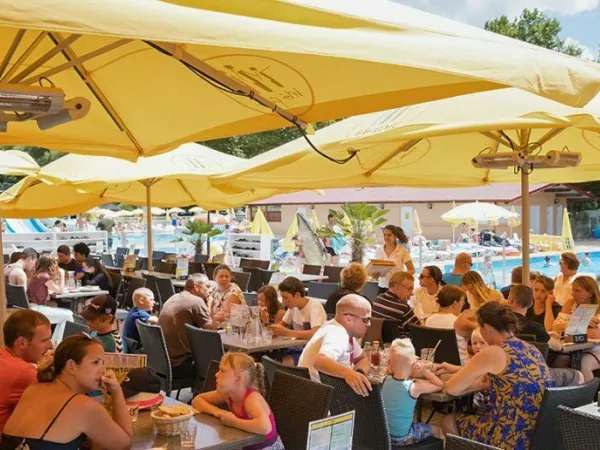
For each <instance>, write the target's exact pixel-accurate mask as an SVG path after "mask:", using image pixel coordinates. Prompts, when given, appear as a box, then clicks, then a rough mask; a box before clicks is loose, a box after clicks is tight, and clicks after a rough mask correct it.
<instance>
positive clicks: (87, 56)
mask: <svg viewBox="0 0 600 450" xmlns="http://www.w3.org/2000/svg"><path fill="white" fill-rule="evenodd" d="M129 42H131V40H130V39H120V40H118V41H114V42H112V43H110V44H108V45H105V46H104V47H100V48H98V49H96V50H94V51H93V52H90V53H86V54H85V55H83V56H80V57H78V58H76V59H73V60H71V61H68V62H66V63H64V64H61V65H60V66H57V67H54V68H52V69H50V70H47V71H46V72H43V73H40V74H39V75H35V76H33V77H30V78H28V79H26V80H24V81H22V82H21V84H32V83H35V82H37V81H38V80H40V79H41V78H47V77H49V76H52V75H56V74H57V73H60V72H63V71H65V70H67V69H70V68H71V67H73V66H75V65H79V64H82V63H84V62H85V61H88V60H90V59H92V58H95V57H96V56H100V55H102V54H104V53H107V52H109V51H111V50H114V49H116V48H119V47H121V46H123V45H125V44H127V43H129Z"/></svg>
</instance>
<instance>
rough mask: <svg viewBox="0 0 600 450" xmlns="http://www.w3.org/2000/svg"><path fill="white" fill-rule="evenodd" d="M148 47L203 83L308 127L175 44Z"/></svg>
mask: <svg viewBox="0 0 600 450" xmlns="http://www.w3.org/2000/svg"><path fill="white" fill-rule="evenodd" d="M145 42H146V44H148V45H149V46H150V47H152V48H154V49H155V50H158V51H160V52H161V53H164V54H166V55H168V56H170V57H171V58H174V59H176V60H178V61H181V63H182V64H184V65H185V66H186V67H188V68H192V69H193V71H194V72H195V73H197V75H199V76H200V77H202V78H203V79H204V80H205V81H207V82H208V83H210V84H211V85H213V86H214V87H215V88H217V89H221V90H224V91H225V92H227V93H229V94H232V95H242V96H244V97H247V98H249V99H250V100H254V101H255V102H257V103H258V104H260V105H262V106H264V107H266V108H268V109H270V110H271V111H273V112H274V113H276V114H278V115H279V116H281V117H282V118H284V119H285V120H287V121H288V122H291V123H293V124H294V125H297V126H299V127H300V128H301V129H302V130H305V129H306V128H307V127H308V123H306V122H305V121H304V120H302V119H300V118H299V117H298V116H296V115H294V114H292V113H290V112H288V111H287V110H285V109H283V108H281V107H279V106H277V104H275V103H273V102H272V101H270V100H268V99H267V98H265V97H263V96H261V95H260V94H258V93H257V92H256V91H253V90H252V89H249V88H248V87H247V86H245V85H243V84H242V83H240V82H238V81H236V80H234V79H232V78H230V77H229V76H227V75H226V74H225V73H223V72H221V71H219V70H216V69H214V68H213V67H211V66H210V65H208V64H206V63H205V62H204V61H201V60H200V59H198V58H196V57H195V56H194V55H192V54H190V53H188V52H186V51H185V50H184V49H183V47H182V46H180V45H177V44H171V43H168V42H149V41H145Z"/></svg>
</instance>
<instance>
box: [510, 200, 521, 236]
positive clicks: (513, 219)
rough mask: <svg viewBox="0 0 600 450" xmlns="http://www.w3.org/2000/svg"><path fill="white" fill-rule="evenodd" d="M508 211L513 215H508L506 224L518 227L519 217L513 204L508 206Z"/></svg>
mask: <svg viewBox="0 0 600 450" xmlns="http://www.w3.org/2000/svg"><path fill="white" fill-rule="evenodd" d="M510 212H511V213H513V214H514V216H513V217H509V218H508V226H509V227H510V228H511V229H512V228H514V227H518V226H519V225H521V218H520V216H519V215H518V214H517V211H515V207H514V206H512V207H511V208H510ZM511 231H512V230H511Z"/></svg>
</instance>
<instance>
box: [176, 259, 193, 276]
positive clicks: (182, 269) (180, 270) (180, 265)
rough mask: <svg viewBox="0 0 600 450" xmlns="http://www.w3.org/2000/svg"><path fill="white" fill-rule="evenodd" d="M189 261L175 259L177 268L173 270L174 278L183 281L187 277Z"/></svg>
mask: <svg viewBox="0 0 600 450" xmlns="http://www.w3.org/2000/svg"><path fill="white" fill-rule="evenodd" d="M189 267H190V261H189V260H188V259H187V258H178V259H177V268H176V269H175V278H177V279H178V280H185V279H186V278H187V276H188V272H189Z"/></svg>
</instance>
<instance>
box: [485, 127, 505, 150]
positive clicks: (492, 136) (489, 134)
mask: <svg viewBox="0 0 600 450" xmlns="http://www.w3.org/2000/svg"><path fill="white" fill-rule="evenodd" d="M480 133H481V134H483V135H484V136H485V137H488V138H490V139H492V140H494V141H496V142H498V143H499V144H502V145H504V146H505V147H508V148H510V149H511V150H512V149H513V148H512V145H510V142H508V141H506V140H504V139H502V136H500V135H499V134H494V133H493V132H491V131H480Z"/></svg>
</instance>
